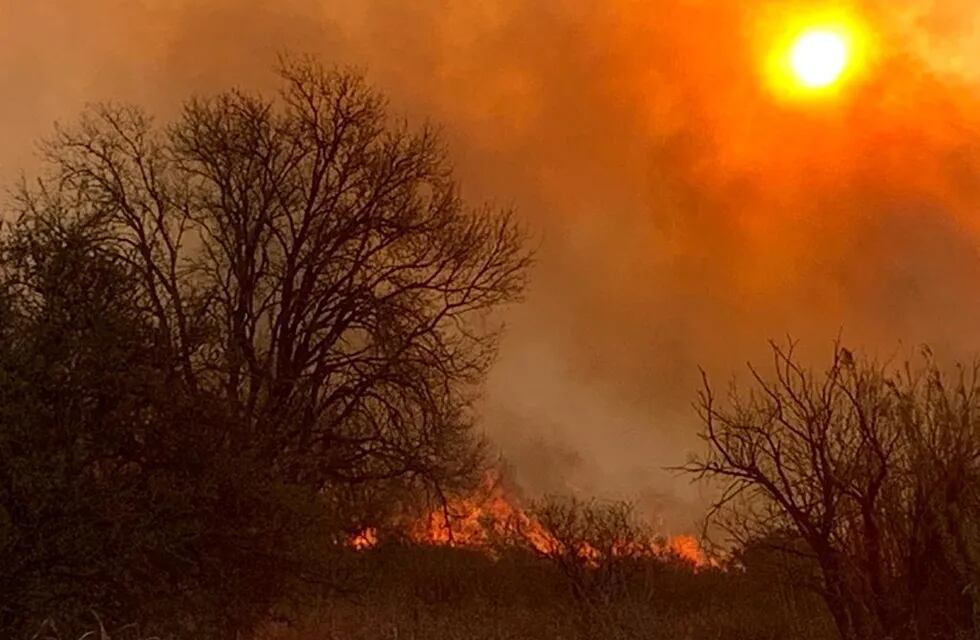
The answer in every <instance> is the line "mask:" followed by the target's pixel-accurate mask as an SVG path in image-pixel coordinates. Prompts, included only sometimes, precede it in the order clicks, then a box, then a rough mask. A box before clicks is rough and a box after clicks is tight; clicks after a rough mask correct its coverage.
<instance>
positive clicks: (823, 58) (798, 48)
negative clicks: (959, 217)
mask: <svg viewBox="0 0 980 640" xmlns="http://www.w3.org/2000/svg"><path fill="white" fill-rule="evenodd" d="M850 53H851V52H850V47H849V46H848V42H847V38H846V36H845V35H843V34H841V33H838V32H834V31H831V30H828V29H811V30H808V31H806V32H804V33H803V34H801V35H800V36H799V37H798V38H797V39H796V42H795V43H794V44H793V47H792V48H791V49H790V66H791V68H792V69H793V74H794V75H795V76H796V79H797V81H798V82H799V83H800V84H801V85H803V86H804V87H808V88H810V89H823V88H826V87H830V86H831V85H833V84H834V83H836V82H837V81H839V80H840V79H841V76H842V75H843V74H844V71H845V70H846V69H847V63H848V61H849V59H850Z"/></svg>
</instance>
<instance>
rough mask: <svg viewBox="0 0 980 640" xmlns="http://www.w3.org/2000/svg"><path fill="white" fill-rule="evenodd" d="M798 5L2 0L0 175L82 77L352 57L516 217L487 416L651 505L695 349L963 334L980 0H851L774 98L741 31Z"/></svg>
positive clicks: (115, 93)
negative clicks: (441, 133)
mask: <svg viewBox="0 0 980 640" xmlns="http://www.w3.org/2000/svg"><path fill="white" fill-rule="evenodd" d="M816 4H818V3H807V4H805V3H799V2H785V1H784V2H761V1H755V0H754V1H745V2H718V1H717V0H701V1H698V0H673V1H664V0H647V1H645V2H641V1H639V0H602V1H599V0H592V1H586V0H567V1H565V2H545V1H544V0H542V1H540V2H533V1H528V0H484V1H481V2H449V1H433V0H286V1H283V0H277V1H273V0H206V1H191V0H179V1H178V0H175V1H171V2H165V1H164V0H142V1H135V0H130V1H124V0H92V1H89V2H85V3H79V2H70V1H69V0H63V1H61V2H54V1H53V2H8V3H5V4H4V5H0V36H2V37H3V40H4V43H5V46H4V48H3V50H2V51H0V70H2V75H0V82H2V86H3V89H4V95H5V96H6V98H7V99H6V100H5V101H4V102H3V103H2V105H0V128H2V129H0V133H2V135H3V139H4V140H5V141H6V147H5V152H4V153H3V154H0V176H2V177H3V178H5V179H11V178H13V177H15V176H16V175H17V172H18V171H19V170H20V169H21V168H27V169H30V167H31V162H32V161H31V149H32V147H31V143H32V141H33V140H34V139H36V138H37V137H39V136H42V135H44V134H45V133H46V132H47V131H49V129H50V126H51V123H52V122H53V121H54V120H68V119H71V117H73V115H74V114H75V113H77V111H78V110H79V109H80V108H81V106H82V105H83V104H84V103H85V102H87V101H96V100H104V99H114V100H123V101H127V102H137V103H141V104H145V105H147V106H148V107H150V108H151V109H152V110H154V111H155V112H157V113H159V114H160V115H161V117H166V115H167V114H169V113H171V112H172V110H173V109H174V108H175V106H176V105H177V104H179V102H180V100H181V99H182V98H184V97H185V96H186V95H188V94H189V93H195V92H207V91H213V90H216V89H220V88H225V87H227V86H230V85H236V86H241V87H243V88H246V89H265V88H268V87H270V86H271V85H272V83H273V82H274V75H273V73H272V67H273V65H274V61H275V55H276V53H277V52H281V51H295V52H310V53H313V54H316V55H318V56H320V57H322V59H323V60H324V61H326V62H328V63H336V64H340V65H345V66H354V67H357V68H360V69H363V70H364V71H365V72H366V73H367V75H368V76H369V78H370V79H371V81H372V82H373V83H374V84H375V85H376V86H377V87H378V88H380V89H381V90H383V91H384V92H385V93H387V94H388V95H389V96H390V97H391V101H392V106H393V109H394V110H396V111H398V112H401V113H405V114H406V115H408V116H409V117H410V118H411V119H413V120H421V119H423V118H424V119H431V120H432V121H435V122H437V123H440V124H441V125H443V127H444V130H445V135H446V138H447V141H448V142H449V145H450V149H451V152H452V155H453V157H454V159H455V160H456V163H457V165H458V168H459V175H460V178H461V179H462V181H463V183H464V187H465V191H466V194H467V196H468V197H469V198H471V199H472V200H474V201H482V200H487V199H490V200H494V201H496V202H498V203H500V204H501V205H505V206H509V205H514V206H515V207H516V208H518V210H519V211H520V212H521V213H522V215H523V216H524V217H525V218H526V220H527V221H528V225H529V227H530V228H531V229H532V230H533V231H534V233H535V235H536V236H537V238H539V242H540V245H541V249H540V253H539V266H538V268H537V271H536V273H535V280H534V284H533V288H532V290H531V292H530V295H529V300H528V302H527V303H526V304H525V305H523V306H522V307H520V308H518V309H515V310H514V311H513V313H511V314H510V316H509V318H508V321H509V332H508V334H507V338H506V341H505V343H504V345H503V349H502V352H501V357H500V361H499V364H498V366H497V367H496V368H495V370H494V373H493V376H492V378H491V380H490V384H489V387H488V391H487V397H486V400H485V402H484V407H483V412H484V425H485V429H486V430H487V432H488V433H489V434H490V435H491V437H492V438H493V439H494V440H495V441H496V442H497V443H498V444H499V446H500V447H501V449H502V450H503V451H504V452H505V454H506V455H507V457H508V458H509V459H510V460H511V461H512V462H513V463H514V466H515V469H516V473H517V475H518V477H519V478H520V479H521V480H522V481H523V482H524V483H525V484H526V485H527V487H528V488H529V489H530V490H532V491H569V490H571V491H579V492H582V493H585V494H590V493H598V494H603V495H627V496H631V497H634V498H639V499H640V500H643V501H644V502H645V503H649V506H650V507H651V508H655V509H657V510H658V512H660V513H662V514H663V515H664V517H665V519H666V524H667V526H668V527H671V528H674V529H678V528H682V527H684V526H686V525H688V524H689V523H690V522H691V521H692V520H693V519H694V517H695V516H696V513H697V510H696V508H692V505H695V504H696V503H697V500H698V498H697V492H696V491H695V490H694V489H692V488H691V487H689V486H688V484H687V480H686V479H681V478H677V477H675V476H673V475H672V474H670V473H668V472H666V471H664V470H663V467H664V466H666V465H671V464H677V463H679V462H682V461H683V460H684V458H685V456H686V454H687V452H689V451H690V450H692V449H694V448H696V447H697V446H698V443H697V440H696V438H695V436H694V434H695V431H696V427H697V424H696V420H695V419H694V416H693V412H692V411H691V410H690V406H689V405H690V401H691V400H692V398H693V393H694V391H695V390H696V387H697V384H698V381H699V375H698V370H697V367H698V365H702V366H704V367H705V368H706V369H707V370H708V371H709V373H711V374H712V375H713V376H714V377H715V379H717V380H718V381H719V382H723V381H724V379H726V378H727V377H728V376H730V375H731V374H732V372H734V371H736V370H738V369H740V368H741V367H742V366H743V363H744V361H745V360H746V359H748V358H753V359H756V358H758V357H760V356H761V355H762V354H763V353H764V347H765V341H766V340H767V339H769V338H780V337H782V336H785V335H787V334H792V335H794V336H796V337H798V338H801V339H802V340H803V341H804V343H803V344H804V347H805V348H806V350H807V353H813V354H816V355H817V356H819V355H824V356H826V355H828V354H829V352H830V347H831V341H832V340H833V339H834V338H835V337H836V336H838V335H839V334H840V335H843V339H844V341H845V342H846V343H847V344H848V345H849V346H852V347H854V348H863V349H867V350H871V351H873V352H875V353H878V354H881V355H882V356H883V357H887V356H889V355H891V354H894V353H896V350H901V349H903V348H904V349H910V348H913V347H914V346H915V345H917V344H919V343H921V342H929V343H932V344H933V345H935V347H936V348H937V349H938V350H939V351H940V352H942V353H946V354H950V355H954V356H958V357H963V358H969V357H972V356H973V355H974V354H975V353H976V351H977V348H978V345H980V295H978V292H980V291H978V290H980V285H978V282H980V280H978V275H980V251H978V246H980V245H978V243H980V237H978V228H980V110H978V109H977V106H978V102H980V100H978V98H980V84H978V83H980V73H978V72H977V70H976V67H975V64H973V63H974V61H975V60H976V59H977V55H978V54H980V30H978V24H980V22H978V21H980V9H977V8H975V4H974V3H973V2H970V1H969V0H950V1H948V2H944V3H934V2H929V1H927V0H915V1H911V0H909V1H905V2H902V3H895V2H886V1H885V0H867V1H866V2H859V3H854V4H851V5H850V6H849V9H850V10H851V11H853V12H854V13H856V14H858V15H860V16H861V18H862V19H863V21H864V22H865V23H866V24H867V25H868V26H869V27H870V29H871V31H872V33H873V35H874V38H875V55H874V59H873V60H872V62H871V64H870V65H869V67H868V69H867V72H866V74H865V75H864V76H863V77H862V78H861V79H860V81H859V82H857V83H855V84H854V85H853V86H851V87H849V88H848V89H847V90H846V91H845V92H844V94H843V95H842V96H841V98H840V100H838V101H836V102H834V103H833V104H823V105H815V104H789V103H786V102H782V101H780V100H777V99H776V98H775V97H774V95H773V94H772V93H771V92H770V91H769V88H768V87H767V84H766V81H765V79H764V78H763V77H762V75H761V73H762V72H761V69H762V62H761V59H762V57H763V56H764V55H765V52H766V47H767V46H768V41H767V39H766V38H767V36H766V34H771V33H772V30H773V29H778V23H779V21H780V20H781V19H782V17H785V16H792V15H794V14H795V13H798V12H805V11H809V10H810V9H812V8H813V7H814V6H815V5H816ZM822 4H826V3H822ZM897 4H900V5H901V7H899V8H896V5H897ZM900 345H904V346H900Z"/></svg>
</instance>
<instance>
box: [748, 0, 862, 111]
mask: <svg viewBox="0 0 980 640" xmlns="http://www.w3.org/2000/svg"><path fill="white" fill-rule="evenodd" d="M753 36H754V38H755V40H754V41H755V42H756V43H757V44H758V47H759V56H760V59H761V60H762V61H763V68H764V75H765V77H766V81H767V84H768V85H769V87H770V89H771V90H772V91H773V93H774V94H775V96H776V97H777V98H778V99H780V100H781V101H788V102H804V103H812V104H814V105H822V104H830V105H832V104H835V103H837V102H839V100H840V99H842V98H844V97H846V96H847V95H849V94H850V91H848V88H850V87H853V85H855V83H856V82H857V81H859V80H861V79H862V78H866V77H867V74H868V72H869V70H870V65H871V64H872V60H873V58H875V57H876V51H877V44H876V40H875V38H874V34H873V33H872V31H871V29H870V28H869V26H868V23H867V22H866V21H865V20H864V19H863V18H862V17H861V16H859V15H857V14H854V13H851V12H850V11H846V10H844V9H842V8H840V7H830V8H823V9H816V10H810V11H800V10H799V8H798V7H797V8H796V10H795V11H791V10H787V7H786V6H782V5H781V6H780V7H779V8H778V10H777V8H775V7H774V8H773V9H772V10H771V11H766V12H765V13H760V15H759V19H758V20H757V22H756V32H755V33H754V34H753Z"/></svg>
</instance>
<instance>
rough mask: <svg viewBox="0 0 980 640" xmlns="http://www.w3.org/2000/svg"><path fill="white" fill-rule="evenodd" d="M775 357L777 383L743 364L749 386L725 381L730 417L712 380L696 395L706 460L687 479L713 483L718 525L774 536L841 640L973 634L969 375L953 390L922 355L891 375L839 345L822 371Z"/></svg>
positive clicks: (976, 387) (748, 536) (740, 536)
mask: <svg viewBox="0 0 980 640" xmlns="http://www.w3.org/2000/svg"><path fill="white" fill-rule="evenodd" d="M772 348H773V354H774V363H775V366H774V371H775V373H774V376H773V377H772V378H767V377H765V376H763V375H762V374H760V373H759V372H758V371H757V370H755V369H754V368H752V369H751V372H752V375H753V379H754V382H755V385H754V388H753V389H751V390H750V391H748V392H742V391H740V390H739V389H738V388H737V387H735V386H733V387H732V390H731V392H730V394H729V403H728V406H727V407H725V408H722V407H720V406H719V403H718V402H717V400H716V398H715V395H714V393H713V391H712V389H711V387H710V386H709V385H708V384H707V381H706V382H705V388H704V391H703V392H702V393H701V396H700V402H699V409H700V413H701V416H702V419H703V421H704V424H705V430H704V432H703V434H702V437H703V438H704V440H705V442H706V443H707V445H708V452H707V454H706V455H705V456H704V457H701V458H697V459H695V460H693V461H692V462H691V463H690V464H689V465H688V466H687V470H688V471H690V472H691V473H694V474H697V475H698V476H699V477H703V478H713V479H716V480H720V481H721V483H722V487H721V489H722V493H721V498H720V499H719V501H718V502H717V504H716V505H715V508H714V510H713V512H712V514H711V515H712V517H713V518H714V520H715V522H717V523H719V524H720V525H722V526H723V527H724V529H725V530H727V531H728V532H729V533H730V534H732V536H733V537H734V539H735V540H736V541H739V542H741V543H743V544H744V543H745V542H748V541H758V540H765V539H769V540H773V539H783V540H787V544H785V545H784V546H783V548H782V550H783V551H784V552H786V553H794V554H797V553H804V554H806V555H808V556H810V557H812V559H813V560H814V561H815V563H816V565H817V566H818V567H819V571H820V584H819V587H820V589H821V593H822V594H823V596H824V598H825V600H826V602H827V605H828V607H829V609H830V611H831V613H832V614H833V616H834V619H835V622H836V623H837V627H838V629H839V631H840V634H841V636H842V637H843V638H846V639H848V640H850V639H858V638H860V639H864V638H867V639H871V638H906V637H907V638H922V637H949V636H950V635H951V634H953V633H954V632H957V631H962V630H968V629H972V627H973V620H972V619H971V613H970V612H971V603H970V599H969V597H968V596H967V595H965V594H968V593H969V586H970V585H971V584H974V580H975V576H976V571H975V567H976V563H975V561H974V557H975V555H974V554H975V550H974V549H973V548H972V547H971V545H970V544H969V543H968V542H967V540H968V539H969V535H968V534H967V532H968V531H972V530H973V528H974V527H975V526H976V523H977V522H978V517H980V511H977V507H978V506H980V503H978V502H977V500H976V498H977V489H978V487H980V484H978V483H980V467H978V461H980V404H978V391H980V383H978V380H977V376H976V373H977V369H976V367H974V368H972V369H968V370H964V369H961V370H960V371H959V374H958V375H957V376H956V377H955V378H953V380H952V382H950V381H949V377H948V376H945V375H943V374H942V373H941V371H940V370H939V368H938V367H937V365H936V364H935V363H934V361H933V360H932V358H931V356H930V355H929V354H928V352H927V353H926V357H925V358H924V360H923V363H922V365H921V366H920V367H918V368H913V367H911V366H905V367H899V368H889V367H887V366H884V365H880V364H876V363H874V362H871V361H867V360H862V359H855V357H854V355H853V354H852V353H850V352H849V351H847V350H846V349H837V350H836V353H835V356H834V359H833V361H832V363H831V366H830V368H829V369H828V370H827V371H826V372H825V373H824V374H823V375H820V376H818V375H815V374H813V373H812V372H810V371H809V370H807V369H805V368H803V367H802V366H801V365H800V364H799V363H798V361H797V360H796V359H795V357H794V352H793V348H792V345H790V347H789V348H782V347H780V346H778V345H773V347H772ZM951 513H956V514H957V515H956V517H952V516H951V515H950V514H951ZM954 521H955V523H954ZM786 531H792V532H793V533H794V534H795V536H789V537H787V536H786V535H783V534H782V532H786ZM776 532H779V533H780V535H779V536H773V535H771V534H773V533H776ZM927 603H928V604H927ZM940 610H941V612H942V613H941V614H940V613H938V611H940Z"/></svg>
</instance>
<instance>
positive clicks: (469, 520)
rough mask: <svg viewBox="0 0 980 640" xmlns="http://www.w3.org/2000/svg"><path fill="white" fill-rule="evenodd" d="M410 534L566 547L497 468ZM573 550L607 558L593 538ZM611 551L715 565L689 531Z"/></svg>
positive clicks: (450, 543)
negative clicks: (471, 491) (508, 486)
mask: <svg viewBox="0 0 980 640" xmlns="http://www.w3.org/2000/svg"><path fill="white" fill-rule="evenodd" d="M406 533H407V536H408V539H409V540H411V541H412V542H414V543H415V544H420V545H431V546H447V547H457V548H467V549H476V550H480V551H483V552H485V553H487V554H488V555H493V553H494V543H495V542H496V541H506V540H508V539H513V536H515V535H517V536H519V537H520V539H521V540H522V542H523V543H525V544H527V545H529V546H530V547H531V548H532V549H533V550H534V551H536V552H538V553H540V554H542V555H552V554H554V553H556V552H559V551H561V550H562V546H561V543H560V542H559V541H558V540H556V539H555V537H554V536H553V535H551V533H549V532H548V530H547V528H546V527H545V526H544V525H542V524H541V523H540V522H538V521H537V519H535V518H534V517H533V516H532V515H531V514H529V513H528V512H527V511H526V510H525V509H524V507H523V506H522V505H521V501H520V499H519V498H518V497H517V496H516V495H515V494H514V493H513V492H509V491H507V489H506V488H505V483H504V482H502V481H501V479H500V478H499V477H498V476H497V475H496V474H494V473H488V474H487V475H486V476H485V477H484V482H483V484H482V486H481V488H480V489H479V490H478V491H477V492H475V493H474V494H472V495H470V496H465V497H459V498H455V499H452V500H447V501H446V502H445V504H443V505H442V506H440V507H438V508H436V509H432V510H431V511H430V512H428V513H427V514H426V515H424V516H423V517H421V518H419V519H416V520H414V521H410V522H409V523H408V524H407V525H406ZM378 540H379V536H378V530H377V529H376V528H373V527H369V528H366V529H364V530H363V531H361V532H360V533H358V534H357V535H356V536H353V537H352V538H351V540H350V544H349V546H350V547H352V548H354V549H356V550H358V551H363V550H367V549H372V548H374V547H376V546H377V545H378ZM564 551H568V550H567V549H565V550H564ZM572 551H573V553H574V554H575V555H576V556H578V557H579V558H580V559H581V560H583V561H584V562H585V563H586V564H588V565H590V566H593V567H595V566H599V564H600V563H601V561H602V559H603V552H601V551H600V550H598V549H596V548H594V547H593V546H592V545H590V544H589V543H588V542H582V543H581V544H580V545H579V546H578V548H576V549H574V550H572ZM610 553H611V554H612V555H613V556H617V557H627V556H637V555H641V556H642V555H648V556H649V557H651V558H654V557H660V558H676V559H680V560H681V561H683V562H685V563H687V564H688V565H690V566H691V567H693V568H694V569H702V568H706V567H711V566H715V565H714V563H712V561H711V560H710V559H709V558H708V557H707V554H705V552H704V550H703V549H702V548H701V544H700V543H699V542H698V540H697V538H694V537H693V536H688V535H681V536H673V537H670V538H667V539H666V540H665V541H664V540H663V539H661V540H660V541H658V540H654V539H651V540H646V541H642V540H641V541H633V542H628V543H627V542H624V543H623V544H622V545H620V546H614V547H613V548H612V550H611V552H610Z"/></svg>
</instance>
